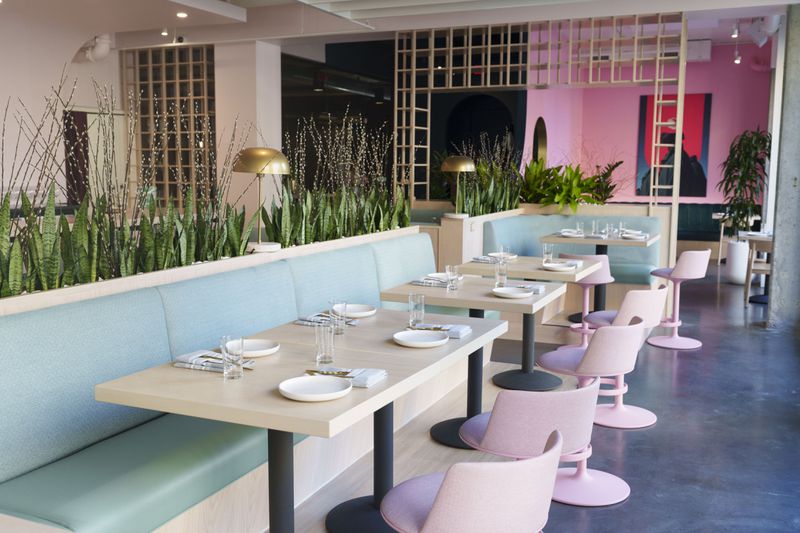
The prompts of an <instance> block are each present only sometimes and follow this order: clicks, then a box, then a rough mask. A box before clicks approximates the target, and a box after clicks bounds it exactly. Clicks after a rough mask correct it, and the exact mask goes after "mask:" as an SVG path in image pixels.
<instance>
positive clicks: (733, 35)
mask: <svg viewBox="0 0 800 533" xmlns="http://www.w3.org/2000/svg"><path fill="white" fill-rule="evenodd" d="M738 38H739V21H738V20H737V21H736V24H734V25H733V30H731V39H738Z"/></svg>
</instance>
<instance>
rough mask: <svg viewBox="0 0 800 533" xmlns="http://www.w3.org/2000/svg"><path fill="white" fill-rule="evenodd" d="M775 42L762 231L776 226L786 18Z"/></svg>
mask: <svg viewBox="0 0 800 533" xmlns="http://www.w3.org/2000/svg"><path fill="white" fill-rule="evenodd" d="M773 39H774V40H775V41H774V43H775V45H774V47H773V53H772V61H773V65H774V67H775V69H774V70H773V73H772V98H770V111H769V131H770V132H771V133H772V149H771V150H770V154H769V168H768V169H767V183H766V187H765V189H764V203H763V206H762V212H761V219H762V229H765V230H769V231H772V229H773V227H774V224H775V190H776V189H775V187H776V184H777V180H778V150H779V148H780V140H781V109H782V107H783V69H784V65H785V63H786V17H783V20H782V21H781V25H780V27H779V29H778V33H776V34H775V36H774V37H773Z"/></svg>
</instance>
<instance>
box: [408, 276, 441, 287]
mask: <svg viewBox="0 0 800 533" xmlns="http://www.w3.org/2000/svg"><path fill="white" fill-rule="evenodd" d="M411 284H412V285H419V286H421V287H447V282H445V281H439V280H435V279H430V278H426V279H415V280H414V281H412V282H411Z"/></svg>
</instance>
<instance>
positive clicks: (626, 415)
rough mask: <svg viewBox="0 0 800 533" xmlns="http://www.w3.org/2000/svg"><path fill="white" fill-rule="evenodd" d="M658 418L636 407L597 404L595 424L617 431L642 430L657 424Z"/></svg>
mask: <svg viewBox="0 0 800 533" xmlns="http://www.w3.org/2000/svg"><path fill="white" fill-rule="evenodd" d="M656 420H658V417H657V416H656V415H655V414H654V413H652V412H650V411H648V410H647V409H642V408H641V407H636V406H635V405H615V404H613V403H602V404H597V409H596V410H595V412H594V423H595V424H597V425H598V426H605V427H609V428H616V429H640V428H646V427H650V426H652V425H653V424H655V423H656Z"/></svg>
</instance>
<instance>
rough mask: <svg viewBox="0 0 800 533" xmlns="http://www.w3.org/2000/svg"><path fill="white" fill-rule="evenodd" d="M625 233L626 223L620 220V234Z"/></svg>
mask: <svg viewBox="0 0 800 533" xmlns="http://www.w3.org/2000/svg"><path fill="white" fill-rule="evenodd" d="M623 233H625V223H624V222H623V221H621V220H620V221H619V234H620V235H622V234H623Z"/></svg>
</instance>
